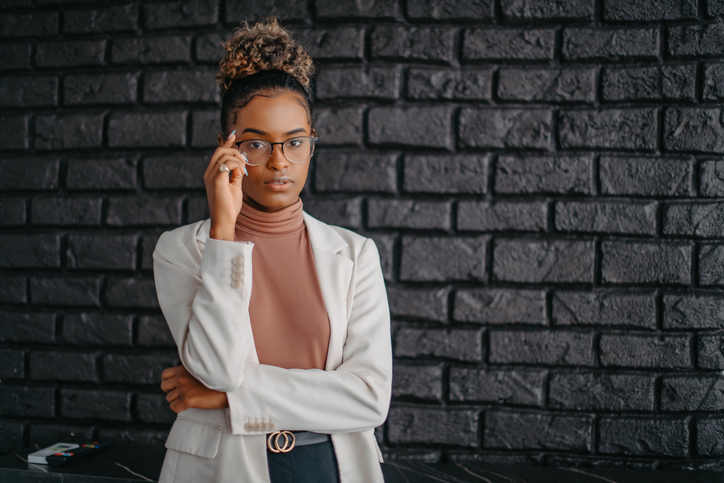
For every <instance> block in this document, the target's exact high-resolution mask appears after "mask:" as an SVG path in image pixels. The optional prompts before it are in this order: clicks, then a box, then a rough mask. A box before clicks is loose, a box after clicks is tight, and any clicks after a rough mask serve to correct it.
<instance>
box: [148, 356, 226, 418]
mask: <svg viewBox="0 0 724 483" xmlns="http://www.w3.org/2000/svg"><path fill="white" fill-rule="evenodd" d="M161 378H162V379H163V382H161V389H162V390H163V392H165V393H166V401H168V402H170V403H171V404H170V408H171V411H173V412H175V413H180V412H181V411H185V410H187V409H188V408H198V409H224V408H227V407H229V401H228V400H227V399H226V393H225V392H219V391H214V390H213V389H209V388H208V387H206V386H204V385H203V384H201V383H200V382H199V380H198V379H196V378H195V377H194V376H192V375H191V374H190V373H189V371H187V370H186V368H185V367H184V366H175V367H169V368H168V369H165V370H164V371H163V372H162V373H161Z"/></svg>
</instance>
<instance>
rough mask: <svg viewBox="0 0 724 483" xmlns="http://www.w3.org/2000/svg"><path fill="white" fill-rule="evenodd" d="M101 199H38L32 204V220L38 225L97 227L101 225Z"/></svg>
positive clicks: (56, 197) (55, 197)
mask: <svg viewBox="0 0 724 483" xmlns="http://www.w3.org/2000/svg"><path fill="white" fill-rule="evenodd" d="M102 203H103V198H101V197H95V196H93V197H82V198H75V197H74V198H68V197H58V196H53V197H42V198H40V197H38V198H33V200H32V201H31V203H30V208H31V214H30V219H31V220H32V222H33V224H37V225H61V226H96V225H100V223H101V205H102Z"/></svg>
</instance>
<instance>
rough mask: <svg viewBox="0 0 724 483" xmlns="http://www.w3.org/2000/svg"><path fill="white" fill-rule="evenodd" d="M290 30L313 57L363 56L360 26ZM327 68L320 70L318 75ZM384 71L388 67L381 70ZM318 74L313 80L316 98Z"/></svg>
mask: <svg viewBox="0 0 724 483" xmlns="http://www.w3.org/2000/svg"><path fill="white" fill-rule="evenodd" d="M291 31H292V36H293V37H294V40H296V41H297V42H298V43H299V44H301V45H302V46H303V47H304V50H306V51H307V53H308V54H309V55H310V56H311V57H312V58H313V59H340V60H342V59H345V60H362V58H363V56H364V41H365V39H364V37H365V31H364V29H363V28H362V27H332V28H320V27H314V28H295V29H291ZM197 44H198V41H197ZM328 70H329V69H326V68H325V69H324V70H321V71H320V72H319V74H320V76H321V74H322V73H324V72H325V71H328ZM375 70H376V69H375ZM384 71H388V69H385V68H383V69H382V70H381V72H384ZM320 76H317V78H316V80H315V84H316V85H317V98H319V87H320Z"/></svg>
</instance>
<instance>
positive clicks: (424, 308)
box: [387, 286, 448, 322]
mask: <svg viewBox="0 0 724 483" xmlns="http://www.w3.org/2000/svg"><path fill="white" fill-rule="evenodd" d="M387 298H388V300H389V304H390V313H391V314H392V316H393V317H405V318H413V319H426V320H434V321H438V322H444V321H445V320H446V319H447V313H448V303H447V300H448V290H447V289H444V288H441V289H416V288H406V287H390V286H388V287H387Z"/></svg>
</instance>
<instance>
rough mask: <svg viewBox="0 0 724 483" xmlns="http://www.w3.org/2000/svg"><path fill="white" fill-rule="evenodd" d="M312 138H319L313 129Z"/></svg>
mask: <svg viewBox="0 0 724 483" xmlns="http://www.w3.org/2000/svg"><path fill="white" fill-rule="evenodd" d="M312 137H315V138H316V137H317V131H315V130H314V128H312Z"/></svg>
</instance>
